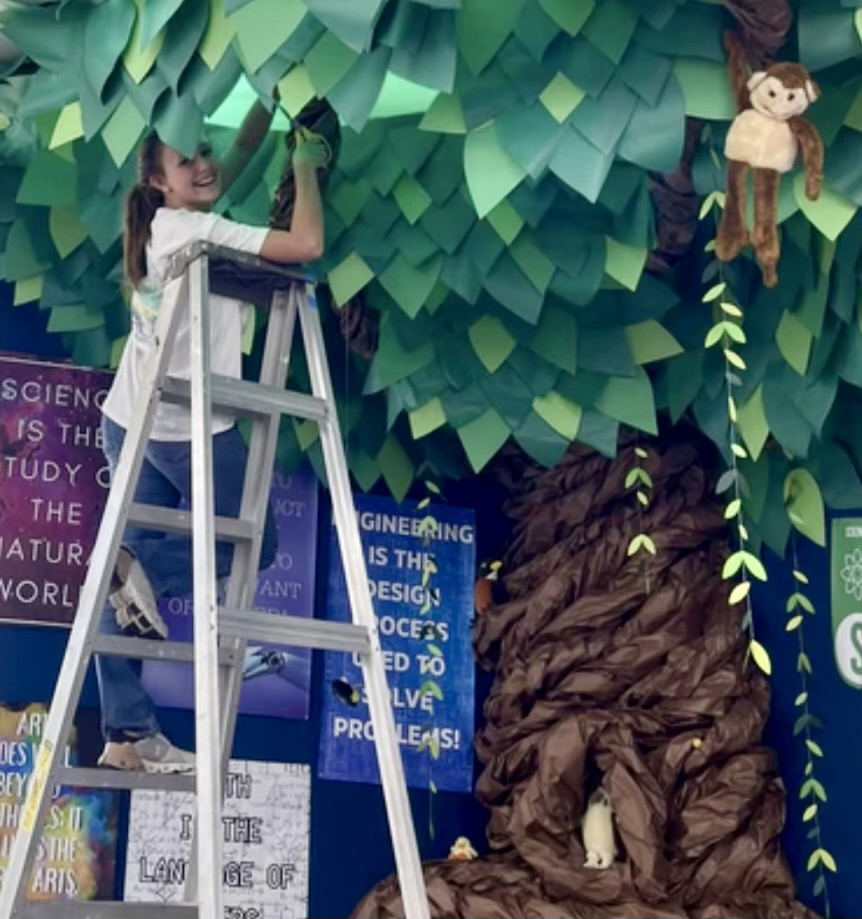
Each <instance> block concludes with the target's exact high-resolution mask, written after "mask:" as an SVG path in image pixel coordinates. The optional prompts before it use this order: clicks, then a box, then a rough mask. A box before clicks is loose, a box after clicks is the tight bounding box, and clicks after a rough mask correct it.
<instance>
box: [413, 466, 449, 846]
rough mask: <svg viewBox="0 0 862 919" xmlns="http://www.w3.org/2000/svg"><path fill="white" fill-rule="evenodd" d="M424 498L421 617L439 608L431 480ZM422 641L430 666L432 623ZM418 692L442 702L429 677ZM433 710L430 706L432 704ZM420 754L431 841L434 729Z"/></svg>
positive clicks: (437, 654) (437, 655) (434, 637)
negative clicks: (425, 769)
mask: <svg viewBox="0 0 862 919" xmlns="http://www.w3.org/2000/svg"><path fill="white" fill-rule="evenodd" d="M424 484H425V497H423V498H422V500H421V501H420V502H419V504H418V505H417V509H418V510H420V511H426V514H425V516H424V517H423V518H422V519H421V520H420V521H419V534H420V536H421V537H422V586H423V587H424V588H425V602H424V603H423V604H422V607H421V609H420V610H419V613H420V615H422V616H427V615H429V613H430V612H431V610H432V609H433V608H434V607H436V606H439V604H440V589H439V588H437V587H434V586H433V578H434V575H435V574H437V570H438V569H437V560H436V558H435V556H434V553H433V552H432V551H431V540H432V539H433V536H434V533H435V532H436V531H437V527H438V521H437V518H436V517H435V516H434V513H433V511H431V510H429V508H430V505H431V498H432V496H436V497H437V498H440V499H442V498H443V495H442V492H441V491H440V487H439V485H437V484H436V483H435V482H432V481H431V480H430V479H427V480H426V481H425V483H424ZM422 638H423V639H424V641H425V642H426V646H427V649H428V655H429V662H430V660H431V659H442V658H443V651H442V649H441V648H440V645H439V644H438V641H439V638H440V636H439V634H438V631H437V627H436V626H435V625H434V623H432V622H429V623H428V624H427V625H426V626H425V628H424V629H423V630H422ZM419 692H420V693H421V694H422V695H423V696H424V695H428V696H431V698H432V699H435V700H437V701H438V702H442V701H443V690H442V688H441V687H440V684H439V683H438V682H437V680H435V679H432V678H431V677H429V678H428V679H427V680H425V681H424V682H423V683H422V685H421V686H420V687H419ZM431 704H432V707H433V702H432V703H431ZM418 750H419V752H422V751H424V750H427V751H428V756H429V773H428V791H429V794H430V797H429V799H428V835H429V836H430V837H431V838H432V839H433V838H434V836H435V828H434V809H433V800H434V798H433V796H434V795H436V794H437V784H436V783H435V781H434V778H433V774H432V773H433V763H435V762H436V761H437V760H439V759H440V737H439V734H438V733H436V732H435V730H434V728H433V727H426V728H425V730H424V731H423V734H422V740H421V741H420V743H419V747H418Z"/></svg>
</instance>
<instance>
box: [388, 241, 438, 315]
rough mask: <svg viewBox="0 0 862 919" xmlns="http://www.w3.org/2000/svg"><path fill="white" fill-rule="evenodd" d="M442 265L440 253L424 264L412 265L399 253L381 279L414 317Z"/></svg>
mask: <svg viewBox="0 0 862 919" xmlns="http://www.w3.org/2000/svg"><path fill="white" fill-rule="evenodd" d="M442 266H443V259H442V256H440V255H437V256H435V257H434V258H431V259H428V261H427V262H425V263H424V264H423V265H411V264H410V263H409V262H408V261H407V259H405V258H404V256H402V255H401V254H398V255H396V256H395V258H393V259H392V261H391V262H390V263H389V264H388V265H387V266H386V269H385V271H383V272H382V273H381V275H380V277H379V281H380V283H381V284H382V285H383V287H384V288H385V290H386V292H387V293H388V294H389V296H390V297H392V299H393V300H394V301H395V302H396V303H397V304H398V305H399V306H400V307H401V309H403V310H404V312H405V313H407V315H408V316H410V317H411V318H413V317H415V316H416V314H417V313H418V312H419V310H420V309H422V307H423V305H424V304H425V302H426V301H427V300H428V297H429V296H430V295H431V291H432V290H433V289H434V285H435V284H436V283H437V279H438V278H439V277H440V269H441V268H442Z"/></svg>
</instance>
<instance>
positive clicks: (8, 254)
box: [3, 220, 48, 281]
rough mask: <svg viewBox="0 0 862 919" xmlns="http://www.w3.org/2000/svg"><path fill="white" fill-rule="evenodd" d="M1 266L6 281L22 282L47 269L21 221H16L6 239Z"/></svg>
mask: <svg viewBox="0 0 862 919" xmlns="http://www.w3.org/2000/svg"><path fill="white" fill-rule="evenodd" d="M3 266H4V273H5V275H6V280H7V281H21V280H24V279H25V278H29V277H32V276H33V275H35V274H41V273H42V272H43V271H44V270H45V268H47V267H48V266H47V265H46V264H44V263H43V262H42V261H41V260H40V258H39V257H38V256H37V254H36V251H35V249H34V248H33V243H32V242H31V240H30V233H29V231H28V229H27V225H26V224H25V222H24V221H23V220H16V221H15V223H13V224H12V229H11V230H10V231H9V235H8V236H7V237H6V250H5V252H4V258H3Z"/></svg>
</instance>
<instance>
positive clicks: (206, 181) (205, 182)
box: [195, 176, 216, 188]
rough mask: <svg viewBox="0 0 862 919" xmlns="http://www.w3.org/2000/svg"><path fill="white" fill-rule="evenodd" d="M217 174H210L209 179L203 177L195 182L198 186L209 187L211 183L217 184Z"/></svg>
mask: <svg viewBox="0 0 862 919" xmlns="http://www.w3.org/2000/svg"><path fill="white" fill-rule="evenodd" d="M215 183H216V176H210V177H209V178H207V179H201V180H200V181H198V182H195V187H196V188H209V187H210V186H211V185H215Z"/></svg>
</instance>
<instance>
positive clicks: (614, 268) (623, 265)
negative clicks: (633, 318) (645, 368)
mask: <svg viewBox="0 0 862 919" xmlns="http://www.w3.org/2000/svg"><path fill="white" fill-rule="evenodd" d="M605 242H606V243H607V250H606V254H605V274H607V275H609V276H610V277H612V278H613V279H614V280H615V281H619V283H620V284H622V285H623V287H625V288H626V289H627V290H631V291H635V290H637V288H638V283H639V282H640V279H641V274H643V270H644V265H646V260H647V250H646V249H645V248H643V247H642V246H629V245H627V244H626V243H621V242H617V240H615V239H614V238H613V237H612V236H605ZM675 353H676V352H675Z"/></svg>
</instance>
